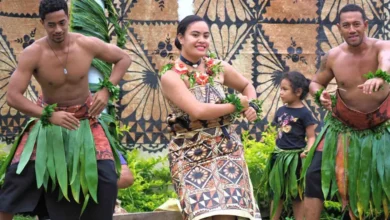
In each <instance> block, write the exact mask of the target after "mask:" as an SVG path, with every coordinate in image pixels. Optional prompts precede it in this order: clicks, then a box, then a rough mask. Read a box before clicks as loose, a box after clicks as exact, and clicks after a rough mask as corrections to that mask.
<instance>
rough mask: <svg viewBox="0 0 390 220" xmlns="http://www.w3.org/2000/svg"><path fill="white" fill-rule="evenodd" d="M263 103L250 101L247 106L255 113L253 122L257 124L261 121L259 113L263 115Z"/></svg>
mask: <svg viewBox="0 0 390 220" xmlns="http://www.w3.org/2000/svg"><path fill="white" fill-rule="evenodd" d="M263 102H264V101H260V100H258V99H252V100H251V101H250V102H249V106H250V107H252V108H253V109H254V110H255V111H256V116H257V117H256V120H255V121H254V122H258V121H260V120H261V113H263V109H262V105H263Z"/></svg>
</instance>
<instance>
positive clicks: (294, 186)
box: [288, 153, 300, 198]
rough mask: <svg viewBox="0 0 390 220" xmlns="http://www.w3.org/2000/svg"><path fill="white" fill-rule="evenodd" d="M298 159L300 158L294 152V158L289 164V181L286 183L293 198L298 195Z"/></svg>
mask: <svg viewBox="0 0 390 220" xmlns="http://www.w3.org/2000/svg"><path fill="white" fill-rule="evenodd" d="M299 160H300V157H299V154H297V153H295V155H294V159H293V161H292V162H291V166H290V173H289V176H290V178H289V179H290V181H289V183H288V184H289V188H290V195H291V198H295V197H297V196H298V180H297V175H296V172H297V169H298V162H299Z"/></svg>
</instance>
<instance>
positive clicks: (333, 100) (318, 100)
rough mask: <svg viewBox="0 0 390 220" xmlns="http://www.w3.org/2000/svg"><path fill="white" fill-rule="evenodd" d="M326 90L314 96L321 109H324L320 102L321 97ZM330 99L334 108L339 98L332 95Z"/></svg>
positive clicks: (319, 91)
mask: <svg viewBox="0 0 390 220" xmlns="http://www.w3.org/2000/svg"><path fill="white" fill-rule="evenodd" d="M324 89H325V88H322V89H320V90H318V91H317V92H316V93H315V94H314V102H315V103H316V104H317V105H318V106H319V107H323V106H322V104H321V101H320V97H321V94H322V92H323V91H324ZM330 99H331V101H332V107H334V106H336V102H337V98H336V95H330Z"/></svg>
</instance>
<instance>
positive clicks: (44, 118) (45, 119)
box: [40, 104, 57, 127]
mask: <svg viewBox="0 0 390 220" xmlns="http://www.w3.org/2000/svg"><path fill="white" fill-rule="evenodd" d="M56 107H57V104H52V105H48V106H46V107H45V108H44V109H43V110H42V115H41V118H40V120H41V122H42V126H43V127H45V126H48V125H51V122H50V121H49V119H50V117H51V116H52V115H53V112H54V109H55V108H56Z"/></svg>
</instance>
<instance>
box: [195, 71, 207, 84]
mask: <svg viewBox="0 0 390 220" xmlns="http://www.w3.org/2000/svg"><path fill="white" fill-rule="evenodd" d="M195 80H196V83H198V84H199V85H206V83H208V82H209V76H208V75H207V74H204V73H200V72H197V73H195Z"/></svg>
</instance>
